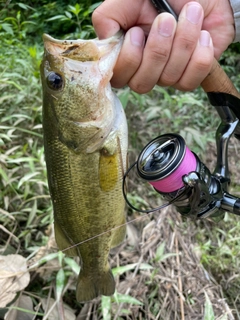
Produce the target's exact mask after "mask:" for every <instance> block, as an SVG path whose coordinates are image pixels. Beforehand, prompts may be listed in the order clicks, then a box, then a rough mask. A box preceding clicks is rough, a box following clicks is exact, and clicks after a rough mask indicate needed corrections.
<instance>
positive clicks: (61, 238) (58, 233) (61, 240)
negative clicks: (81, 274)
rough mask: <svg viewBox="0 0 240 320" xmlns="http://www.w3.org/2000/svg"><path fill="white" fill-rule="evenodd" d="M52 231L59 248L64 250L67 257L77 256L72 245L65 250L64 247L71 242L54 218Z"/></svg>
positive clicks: (75, 249) (68, 245) (75, 248)
mask: <svg viewBox="0 0 240 320" xmlns="http://www.w3.org/2000/svg"><path fill="white" fill-rule="evenodd" d="M54 232H55V239H56V242H57V246H58V248H59V250H64V253H65V254H66V255H67V256H69V257H74V256H79V253H78V250H77V247H74V248H71V249H68V250H66V251H65V249H66V248H69V247H71V246H72V244H71V243H70V241H69V240H68V239H67V237H66V235H65V234H64V232H63V231H62V228H61V227H60V225H59V223H58V222H57V220H56V219H55V220H54Z"/></svg>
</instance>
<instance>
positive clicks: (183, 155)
mask: <svg viewBox="0 0 240 320" xmlns="http://www.w3.org/2000/svg"><path fill="white" fill-rule="evenodd" d="M197 164H198V160H197V157H196V156H195V154H193V153H192V152H191V151H190V150H189V149H188V147H187V146H186V144H185V141H184V139H183V138H182V137H181V136H180V135H178V134H172V133H170V134H164V135H161V136H159V137H157V138H155V139H154V140H152V141H150V142H149V143H148V144H147V145H146V146H145V148H144V149H143V150H142V151H141V153H140V155H139V157H138V160H137V171H138V174H139V176H140V177H141V178H142V179H144V180H147V181H148V182H149V183H150V184H151V185H152V186H153V187H154V188H155V189H156V190H157V191H159V192H160V193H171V192H175V191H177V190H179V189H181V188H182V187H183V186H184V183H183V179H182V177H183V176H184V175H186V174H188V173H189V172H192V171H196V170H197Z"/></svg>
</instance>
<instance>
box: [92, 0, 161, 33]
mask: <svg viewBox="0 0 240 320" xmlns="http://www.w3.org/2000/svg"><path fill="white" fill-rule="evenodd" d="M156 15H157V12H156V10H155V8H154V6H153V5H152V4H151V1H146V0H131V1H129V0H121V1H119V0H105V1H104V2H103V3H102V4H101V5H100V6H99V7H98V8H97V9H96V10H95V11H94V12H93V14H92V23H93V26H94V29H95V31H96V33H97V35H98V37H99V39H105V38H108V37H110V36H113V35H114V34H115V33H116V32H117V31H118V30H119V29H120V28H122V29H123V30H128V29H130V28H131V27H133V26H138V27H141V28H142V29H143V30H144V31H145V33H148V31H149V30H150V26H151V24H152V22H153V20H154V18H155V17H156Z"/></svg>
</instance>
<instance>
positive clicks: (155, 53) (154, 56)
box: [150, 48, 169, 62]
mask: <svg viewBox="0 0 240 320" xmlns="http://www.w3.org/2000/svg"><path fill="white" fill-rule="evenodd" d="M168 58H169V50H167V49H163V48H151V51H150V59H151V60H153V61H154V62H159V61H161V62H165V61H167V60H168Z"/></svg>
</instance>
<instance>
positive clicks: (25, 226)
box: [0, 0, 240, 320]
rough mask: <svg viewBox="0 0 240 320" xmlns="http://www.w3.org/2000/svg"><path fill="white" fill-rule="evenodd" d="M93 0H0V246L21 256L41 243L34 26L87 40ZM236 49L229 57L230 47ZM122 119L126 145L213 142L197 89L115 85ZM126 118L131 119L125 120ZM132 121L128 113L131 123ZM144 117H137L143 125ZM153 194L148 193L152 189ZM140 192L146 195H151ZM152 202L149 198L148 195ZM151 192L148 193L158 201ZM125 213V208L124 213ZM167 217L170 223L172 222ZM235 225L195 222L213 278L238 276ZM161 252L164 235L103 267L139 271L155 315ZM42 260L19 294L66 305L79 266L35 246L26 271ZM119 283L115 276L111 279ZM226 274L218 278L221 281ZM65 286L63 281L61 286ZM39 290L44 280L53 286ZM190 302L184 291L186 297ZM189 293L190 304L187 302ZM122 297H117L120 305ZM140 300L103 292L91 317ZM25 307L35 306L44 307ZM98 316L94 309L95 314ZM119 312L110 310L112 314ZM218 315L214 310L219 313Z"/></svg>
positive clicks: (46, 222) (45, 217)
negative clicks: (147, 248) (127, 259)
mask: <svg viewBox="0 0 240 320" xmlns="http://www.w3.org/2000/svg"><path fill="white" fill-rule="evenodd" d="M99 3H100V2H99V1H90V0H89V1H87V0H86V1H81V2H76V1H72V0H69V1H63V0H60V1H55V2H49V1H47V0H42V1H38V0H37V1H24V3H23V2H16V1H7V2H4V3H3V4H2V3H1V4H0V6H1V11H0V60H1V64H0V74H1V77H0V118H1V121H0V190H1V192H0V226H1V229H0V235H1V237H0V238H1V240H0V242H1V253H2V254H9V253H15V252H16V251H17V252H18V253H19V254H21V255H22V256H25V257H27V259H28V260H29V261H30V260H31V258H32V257H33V256H34V255H35V254H36V252H39V251H40V250H41V248H42V247H44V248H45V247H46V246H47V244H48V241H49V234H48V233H47V232H46V230H47V229H48V228H49V226H51V224H52V221H53V217H52V205H51V201H50V196H49V191H48V185H47V175H46V166H45V160H44V150H43V138H42V135H43V132H42V116H41V104H42V99H41V83H40V73H39V66H40V62H41V56H42V53H43V47H42V40H41V37H42V33H44V32H46V33H49V34H51V35H52V36H54V37H58V38H70V37H71V38H79V37H80V38H90V37H93V36H94V30H93V27H92V26H91V13H92V11H93V10H94V8H95V7H96V6H97V5H98V4H99ZM239 52H240V50H239V46H238V45H234V46H232V47H231V48H230V50H229V51H228V52H226V54H224V56H223V58H222V63H225V64H226V65H227V67H225V69H226V70H227V71H228V72H229V73H231V75H232V79H233V81H234V83H235V85H236V86H237V87H240V76H239V73H237V72H236V71H235V66H236V64H237V65H239ZM236 53H237V54H238V55H237V54H236ZM117 93H118V95H119V97H120V99H121V101H122V103H123V106H124V108H125V110H126V112H127V114H128V119H129V123H131V126H130V128H129V129H130V130H129V136H130V153H131V154H133V153H134V152H135V153H136V154H138V153H139V151H140V150H141V148H142V147H143V146H144V145H145V144H146V143H147V142H149V140H151V139H152V138H154V137H156V136H157V135H159V134H163V133H167V132H174V133H180V134H181V135H182V136H183V137H184V138H185V140H186V142H187V145H188V146H189V147H190V148H191V149H193V150H194V151H195V152H196V153H198V152H200V153H202V154H203V153H204V152H205V149H206V146H207V143H208V142H209V141H213V139H214V134H215V129H216V127H217V125H218V121H219V120H218V118H217V117H216V116H215V115H216V113H215V111H214V110H213V107H211V106H210V105H209V104H208V103H207V99H206V95H205V94H204V93H203V92H202V91H201V90H200V89H199V90H195V91H194V92H189V93H181V92H178V91H175V90H173V89H171V88H168V89H166V88H160V87H156V88H154V90H152V92H150V93H149V94H146V95H139V94H137V93H134V92H131V91H130V90H129V88H123V89H121V90H118V91H117ZM132 118H134V120H132ZM131 120H132V121H131ZM143 124H144V125H143ZM153 194H154V192H153V191H149V190H148V191H146V195H145V197H143V196H142V194H141V196H140V195H139V193H136V192H131V193H129V195H128V197H129V200H130V201H131V202H132V203H133V204H134V205H135V206H136V207H138V208H141V209H147V208H149V202H148V201H149V200H148V197H150V196H151V199H152V197H153ZM156 198H158V195H156ZM151 199H150V201H151ZM158 200H159V199H158ZM158 200H157V201H158ZM131 214H134V213H132V212H131ZM174 223H175V222H174ZM239 232H240V223H239V220H238V219H237V218H235V217H229V216H228V215H226V217H225V219H224V221H223V222H222V223H220V224H219V225H217V226H216V225H214V226H213V227H212V228H211V232H206V228H205V225H200V226H196V234H197V235H196V242H197V243H198V245H197V246H196V251H197V252H198V253H199V255H200V256H201V262H202V263H203V265H204V266H205V268H206V269H207V270H210V271H211V273H212V274H214V276H215V278H216V279H217V280H219V282H221V281H224V277H225V276H226V277H229V278H230V276H231V275H234V274H239V273H238V270H239V268H240V265H239V264H240V263H239V261H240V259H239V252H240V246H239V237H238V234H239ZM174 255H175V254H173V253H165V241H164V242H161V243H159V244H158V246H157V249H156V252H155V254H154V256H153V258H152V259H151V260H150V261H151V264H152V265H150V264H144V263H141V264H139V265H138V263H132V264H129V263H123V264H122V265H119V266H117V267H116V268H114V269H113V274H114V276H115V277H116V279H118V280H119V279H121V277H124V274H126V273H128V272H134V271H135V270H136V269H137V268H138V270H140V271H142V272H149V282H148V285H149V296H148V297H147V298H148V301H147V304H149V305H150V307H149V310H151V311H152V312H153V314H154V315H156V314H157V313H158V311H159V309H160V308H161V306H160V305H159V302H158V300H157V299H156V298H155V297H156V296H157V293H158V291H159V283H157V284H156V283H155V282H156V281H154V278H155V276H156V274H157V272H158V269H157V267H155V265H156V264H157V263H158V264H161V263H162V264H164V263H166V262H167V260H168V259H170V258H171V257H173V256H174ZM44 265H47V268H48V271H49V270H50V271H49V273H47V275H45V278H44V280H39V278H37V280H33V281H32V283H31V285H30V286H29V288H28V289H27V292H28V293H29V294H30V295H32V297H33V301H34V305H35V306H37V305H38V303H39V300H40V299H43V298H46V297H47V296H48V295H49V297H51V298H52V297H54V298H56V299H57V301H58V302H59V303H61V302H62V299H63V297H64V299H65V301H66V302H68V304H69V305H71V306H72V307H73V308H77V307H79V306H78V305H77V304H76V302H73V301H75V300H74V299H75V292H74V290H73V289H72V287H71V285H72V283H74V284H75V282H76V277H77V275H78V273H79V270H80V267H79V263H78V261H76V260H75V259H73V258H69V257H66V256H65V255H63V254H62V253H61V252H52V253H48V252H45V253H44V254H43V256H42V257H41V258H39V260H38V261H37V262H32V263H31V264H30V267H29V270H30V271H31V272H33V271H34V272H35V271H37V270H41V268H42V267H43V266H44ZM238 279H239V277H238V278H236V280H235V282H234V286H232V287H231V288H227V290H226V293H225V294H226V297H227V298H228V299H229V301H232V305H234V303H235V297H236V296H238V292H239V288H240V282H239V280H238ZM119 281H120V280H119ZM225 282H226V281H225ZM69 287H70V288H71V289H70V290H68V289H69ZM49 288H53V290H52V291H53V292H54V293H56V295H55V296H54V294H53V293H52V291H51V290H50V289H49ZM188 299H189V301H190V303H192V304H193V303H194V299H192V297H191V296H190V295H189V297H188ZM191 301H192V302H191ZM123 304H124V305H123ZM142 304H143V301H142V300H141V299H136V298H134V297H132V296H131V294H130V293H129V294H120V293H119V292H116V293H115V295H114V296H113V297H103V298H102V299H101V308H100V309H99V310H98V313H99V318H103V319H104V320H109V319H112V318H113V315H114V314H115V311H116V309H117V308H120V314H121V315H122V318H124V317H125V318H126V317H127V316H128V313H129V310H128V306H132V305H133V306H135V307H136V306H142ZM39 311H40V312H36V313H35V314H36V315H37V314H39V315H41V314H44V310H43V309H40V310H39ZM100 314H101V315H100ZM213 317H214V314H213V309H212V306H211V302H210V301H209V298H208V297H207V296H206V298H205V316H204V319H205V320H207V319H213ZM119 319H120V317H119ZM222 319H224V318H222Z"/></svg>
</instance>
